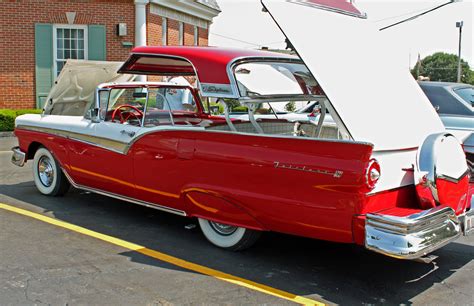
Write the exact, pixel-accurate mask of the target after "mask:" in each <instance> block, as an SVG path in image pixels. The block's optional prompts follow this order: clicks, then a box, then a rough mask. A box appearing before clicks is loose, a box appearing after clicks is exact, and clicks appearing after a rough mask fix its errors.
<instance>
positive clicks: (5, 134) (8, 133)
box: [0, 132, 15, 138]
mask: <svg viewBox="0 0 474 306" xmlns="http://www.w3.org/2000/svg"><path fill="white" fill-rule="evenodd" d="M14 136H15V134H13V132H0V138H1V137H14Z"/></svg>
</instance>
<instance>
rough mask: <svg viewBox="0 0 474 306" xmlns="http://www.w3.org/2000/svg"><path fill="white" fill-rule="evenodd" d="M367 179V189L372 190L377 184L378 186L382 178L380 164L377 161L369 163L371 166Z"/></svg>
mask: <svg viewBox="0 0 474 306" xmlns="http://www.w3.org/2000/svg"><path fill="white" fill-rule="evenodd" d="M365 178H366V184H367V187H368V188H369V189H370V190H372V189H374V188H375V184H377V182H378V180H379V178H380V164H379V162H378V161H377V160H376V159H374V158H372V159H371V160H370V161H369V166H368V167H367V172H366V174H365Z"/></svg>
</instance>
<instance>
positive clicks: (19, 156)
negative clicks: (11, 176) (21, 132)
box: [12, 147, 26, 167]
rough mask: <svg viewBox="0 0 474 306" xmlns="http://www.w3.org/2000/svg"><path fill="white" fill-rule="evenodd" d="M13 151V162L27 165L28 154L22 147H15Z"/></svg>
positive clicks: (21, 165) (18, 164) (20, 165)
mask: <svg viewBox="0 0 474 306" xmlns="http://www.w3.org/2000/svg"><path fill="white" fill-rule="evenodd" d="M12 152H13V154H12V164H14V165H17V166H18V167H23V166H24V165H25V160H26V154H25V153H24V152H23V151H21V150H20V147H13V148H12Z"/></svg>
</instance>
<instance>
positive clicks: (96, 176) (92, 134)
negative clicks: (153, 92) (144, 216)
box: [70, 89, 142, 197]
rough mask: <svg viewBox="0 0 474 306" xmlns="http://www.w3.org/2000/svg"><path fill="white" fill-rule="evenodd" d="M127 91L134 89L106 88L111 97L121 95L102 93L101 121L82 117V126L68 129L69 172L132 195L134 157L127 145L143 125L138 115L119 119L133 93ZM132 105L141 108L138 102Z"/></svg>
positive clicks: (81, 181)
mask: <svg viewBox="0 0 474 306" xmlns="http://www.w3.org/2000/svg"><path fill="white" fill-rule="evenodd" d="M115 90H120V91H122V92H116V91H115ZM130 92H132V93H133V92H135V89H126V90H123V89H112V90H110V91H109V92H107V94H108V95H109V96H110V97H113V96H114V94H116V95H118V96H120V97H118V98H117V97H116V98H115V99H114V100H111V101H108V100H109V97H101V98H102V99H105V98H107V99H106V100H107V101H108V103H106V102H103V101H101V107H100V109H101V111H100V113H101V118H100V121H99V122H93V120H91V119H84V123H83V125H82V126H81V127H78V128H76V130H75V131H71V138H74V139H73V140H74V141H71V142H70V156H71V163H70V164H71V174H72V176H73V179H74V181H75V182H76V183H77V184H79V185H83V186H87V187H89V188H94V189H98V190H100V191H105V192H108V193H112V194H117V195H123V196H127V197H134V195H135V193H134V189H135V188H134V182H133V166H132V165H133V159H132V157H131V156H130V154H129V150H128V148H129V146H130V144H131V143H132V142H133V141H134V140H135V139H136V137H137V136H138V134H139V132H140V130H141V129H142V127H141V121H140V120H136V119H137V118H129V120H128V121H127V120H126V121H123V120H122V119H124V117H126V116H127V115H124V114H123V113H124V112H125V113H126V112H127V111H126V110H128V109H129V107H128V106H129V105H130V104H127V103H130V102H128V99H127V98H129V97H131V96H133V95H132V94H130V95H129V93H130ZM134 108H135V109H140V107H139V106H135V107H134ZM122 110H124V112H122ZM134 111H135V110H134ZM114 113H115V116H114ZM119 113H120V114H121V115H118V114H119ZM119 117H120V118H122V119H118V118H119ZM131 117H132V116H131ZM135 117H137V116H135ZM138 117H139V116H138Z"/></svg>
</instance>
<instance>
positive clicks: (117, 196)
mask: <svg viewBox="0 0 474 306" xmlns="http://www.w3.org/2000/svg"><path fill="white" fill-rule="evenodd" d="M61 169H62V171H63V173H64V175H65V176H66V178H67V179H68V181H69V182H70V183H71V185H72V186H74V187H75V188H77V189H81V190H85V191H90V192H93V193H97V194H100V195H104V196H108V197H111V198H115V199H118V200H122V201H127V202H130V203H133V204H138V205H141V206H145V207H148V208H153V209H157V210H161V211H164V212H168V213H172V214H175V215H179V216H183V217H186V216H187V214H186V212H185V211H183V210H179V209H175V208H171V207H168V206H163V205H159V204H155V203H151V202H147V201H142V200H138V199H135V198H130V197H127V196H123V195H120V194H116V193H113V192H108V191H104V190H101V189H96V188H92V187H87V186H84V185H80V184H77V183H76V182H74V180H73V179H72V177H71V176H70V175H69V174H68V173H67V171H66V170H65V169H64V168H61Z"/></svg>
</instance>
